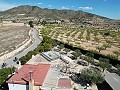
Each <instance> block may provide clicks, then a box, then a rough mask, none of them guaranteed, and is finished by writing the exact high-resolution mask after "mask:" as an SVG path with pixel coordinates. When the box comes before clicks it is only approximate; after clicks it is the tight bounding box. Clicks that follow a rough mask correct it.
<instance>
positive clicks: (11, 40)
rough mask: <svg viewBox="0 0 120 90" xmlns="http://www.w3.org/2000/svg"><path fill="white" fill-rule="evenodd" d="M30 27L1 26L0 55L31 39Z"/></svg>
mask: <svg viewBox="0 0 120 90" xmlns="http://www.w3.org/2000/svg"><path fill="white" fill-rule="evenodd" d="M29 30H30V28H29V27H26V26H6V27H0V56H2V55H3V54H5V53H8V52H10V51H13V50H14V49H16V48H18V47H20V46H21V45H23V44H24V43H25V42H26V41H27V40H28V39H29Z"/></svg>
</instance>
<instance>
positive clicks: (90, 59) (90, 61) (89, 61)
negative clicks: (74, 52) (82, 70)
mask: <svg viewBox="0 0 120 90" xmlns="http://www.w3.org/2000/svg"><path fill="white" fill-rule="evenodd" d="M85 60H86V61H87V62H88V65H89V64H90V63H93V62H94V58H93V57H90V56H86V57H85Z"/></svg>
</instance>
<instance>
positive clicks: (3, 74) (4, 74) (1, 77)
mask: <svg viewBox="0 0 120 90" xmlns="http://www.w3.org/2000/svg"><path fill="white" fill-rule="evenodd" d="M12 72H14V68H2V69H0V85H2V84H3V82H4V81H5V80H6V79H7V78H8V75H9V74H12Z"/></svg>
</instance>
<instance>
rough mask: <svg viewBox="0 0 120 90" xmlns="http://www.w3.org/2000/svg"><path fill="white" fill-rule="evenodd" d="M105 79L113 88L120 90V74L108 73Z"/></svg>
mask: <svg viewBox="0 0 120 90" xmlns="http://www.w3.org/2000/svg"><path fill="white" fill-rule="evenodd" d="M105 80H106V82H107V83H108V84H109V85H110V86H111V88H112V89H113V90H120V76H118V75H117V74H116V73H106V74H105Z"/></svg>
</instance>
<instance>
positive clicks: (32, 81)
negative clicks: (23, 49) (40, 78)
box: [29, 71, 34, 90]
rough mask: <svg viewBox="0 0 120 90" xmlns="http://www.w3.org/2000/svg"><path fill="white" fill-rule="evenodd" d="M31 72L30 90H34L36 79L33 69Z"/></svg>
mask: <svg viewBox="0 0 120 90" xmlns="http://www.w3.org/2000/svg"><path fill="white" fill-rule="evenodd" d="M29 74H30V80H29V90H34V79H33V75H32V71H30V72H29Z"/></svg>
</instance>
